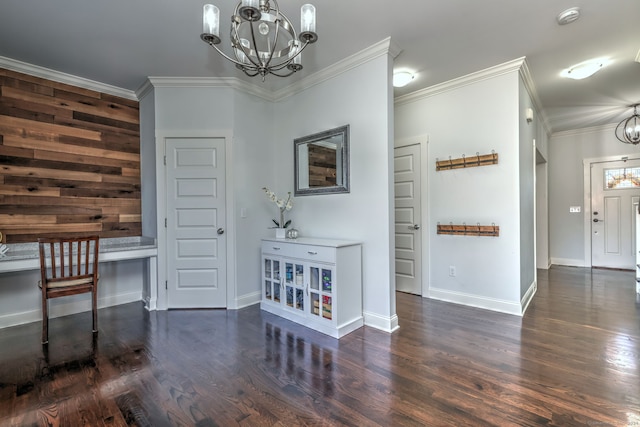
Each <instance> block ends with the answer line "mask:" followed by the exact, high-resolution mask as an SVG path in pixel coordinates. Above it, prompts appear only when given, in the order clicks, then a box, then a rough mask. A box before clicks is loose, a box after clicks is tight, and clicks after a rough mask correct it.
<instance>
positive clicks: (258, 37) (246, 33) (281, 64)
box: [200, 0, 318, 81]
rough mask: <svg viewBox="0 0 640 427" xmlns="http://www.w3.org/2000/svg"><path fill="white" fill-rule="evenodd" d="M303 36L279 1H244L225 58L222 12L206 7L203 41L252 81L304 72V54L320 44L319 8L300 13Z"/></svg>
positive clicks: (235, 17) (304, 8) (233, 21)
mask: <svg viewBox="0 0 640 427" xmlns="http://www.w3.org/2000/svg"><path fill="white" fill-rule="evenodd" d="M300 21H301V28H300V30H301V32H300V36H299V37H298V35H297V34H296V30H295V28H294V27H293V25H292V24H291V21H290V20H289V18H287V17H286V16H285V14H284V13H282V12H280V9H279V7H278V2H277V1H276V0H242V1H240V3H238V5H237V6H236V9H235V11H234V13H233V15H232V16H231V31H230V38H231V48H232V50H233V56H234V57H235V58H232V57H231V56H229V55H227V54H225V53H224V52H223V51H222V50H221V49H220V48H218V46H216V45H218V44H220V42H221V39H220V9H218V8H217V7H216V6H214V5H212V4H205V5H204V11H203V17H202V34H201V35H200V38H201V39H202V40H203V41H204V42H205V43H207V44H208V45H210V46H211V47H213V48H214V49H215V50H217V51H218V53H219V54H220V55H222V56H223V57H225V58H226V59H228V60H229V61H231V62H233V63H234V64H236V68H238V69H240V70H242V71H243V72H244V73H245V74H246V75H248V76H250V77H255V76H261V77H262V81H264V80H265V77H266V76H267V74H273V75H274V76H278V77H287V76H290V75H291V74H293V73H295V72H296V71H300V70H302V51H303V50H304V48H305V47H307V45H309V44H311V43H315V42H316V41H317V40H318V35H317V34H316V8H315V7H314V6H313V5H311V4H305V5H303V6H302V8H301V9H300Z"/></svg>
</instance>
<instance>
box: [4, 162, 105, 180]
mask: <svg viewBox="0 0 640 427" xmlns="http://www.w3.org/2000/svg"><path fill="white" fill-rule="evenodd" d="M0 173H2V174H7V175H14V176H27V177H38V178H53V179H65V180H71V181H94V182H101V181H102V176H101V175H100V174H96V173H89V172H75V171H70V170H60V169H40V168H27V167H21V166H8V165H2V164H0Z"/></svg>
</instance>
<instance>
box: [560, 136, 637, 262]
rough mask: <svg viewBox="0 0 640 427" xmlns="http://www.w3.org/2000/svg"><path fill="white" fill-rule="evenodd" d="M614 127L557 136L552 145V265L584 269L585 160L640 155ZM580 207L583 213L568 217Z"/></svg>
mask: <svg viewBox="0 0 640 427" xmlns="http://www.w3.org/2000/svg"><path fill="white" fill-rule="evenodd" d="M614 129H615V126H603V127H598V128H590V129H584V130H580V131H570V132H562V133H558V134H554V135H552V136H551V140H550V142H549V182H550V185H549V252H550V256H551V262H552V263H553V264H559V265H574V266H585V265H590V262H591V260H590V259H588V260H585V231H584V214H585V211H586V210H587V209H586V208H587V207H586V206H584V178H583V175H584V166H583V164H584V160H585V159H593V158H602V157H611V156H620V157H622V156H633V155H637V153H638V147H635V146H630V145H628V144H623V143H621V142H619V141H618V140H617V139H616V137H615V135H614ZM570 206H580V207H581V208H582V209H581V212H580V213H569V207H570Z"/></svg>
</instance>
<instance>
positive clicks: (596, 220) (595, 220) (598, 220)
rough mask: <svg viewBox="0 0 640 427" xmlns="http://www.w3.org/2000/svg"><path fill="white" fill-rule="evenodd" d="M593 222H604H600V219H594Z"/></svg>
mask: <svg viewBox="0 0 640 427" xmlns="http://www.w3.org/2000/svg"><path fill="white" fill-rule="evenodd" d="M593 222H604V221H602V220H600V219H598V218H594V219H593Z"/></svg>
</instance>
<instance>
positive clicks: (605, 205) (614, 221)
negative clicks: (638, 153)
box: [591, 159, 640, 270]
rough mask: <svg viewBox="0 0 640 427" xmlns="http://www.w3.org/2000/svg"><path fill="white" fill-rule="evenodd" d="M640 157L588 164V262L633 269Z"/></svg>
mask: <svg viewBox="0 0 640 427" xmlns="http://www.w3.org/2000/svg"><path fill="white" fill-rule="evenodd" d="M638 199H640V159H634V160H627V161H623V160H619V161H613V162H602V163H593V164H592V165H591V265H592V266H593V267H606V268H621V269H634V270H635V264H636V263H635V237H634V236H635V209H637V207H638Z"/></svg>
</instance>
